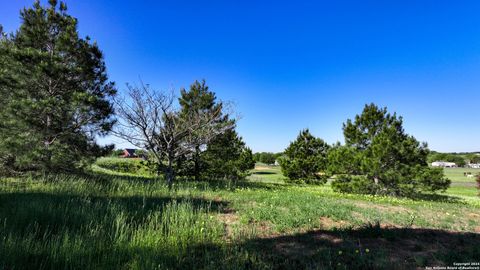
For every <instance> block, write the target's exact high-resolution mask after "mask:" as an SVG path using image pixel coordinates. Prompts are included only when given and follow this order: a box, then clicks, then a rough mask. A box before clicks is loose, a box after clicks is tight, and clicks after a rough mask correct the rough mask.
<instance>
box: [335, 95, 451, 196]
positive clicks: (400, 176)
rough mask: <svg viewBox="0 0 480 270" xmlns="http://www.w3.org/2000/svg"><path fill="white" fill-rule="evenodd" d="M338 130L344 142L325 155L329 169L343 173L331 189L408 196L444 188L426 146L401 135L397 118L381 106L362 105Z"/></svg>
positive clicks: (401, 125) (440, 173)
mask: <svg viewBox="0 0 480 270" xmlns="http://www.w3.org/2000/svg"><path fill="white" fill-rule="evenodd" d="M343 129H344V135H345V142H346V146H339V147H337V148H336V149H333V150H332V151H331V152H330V154H331V156H330V157H329V162H330V163H329V171H330V172H332V173H336V174H347V176H342V177H339V178H338V179H336V180H335V181H334V183H333V185H332V187H333V188H334V189H335V190H337V191H340V192H354V193H367V194H385V195H395V196H412V195H414V194H417V193H419V192H434V191H445V190H446V189H447V188H448V187H449V185H450V180H448V179H446V178H445V177H444V175H443V171H442V170H438V169H434V168H429V167H428V163H427V156H428V153H429V150H428V148H427V145H426V144H421V143H419V142H418V141H417V140H416V139H415V138H414V137H413V136H410V135H408V134H406V133H405V131H404V129H403V120H402V118H401V117H397V116H396V115H395V114H393V115H391V114H389V113H388V112H387V109H386V108H382V109H380V108H378V107H377V106H376V105H374V104H370V105H366V106H365V109H364V110H363V112H362V114H361V115H357V116H356V117H355V121H351V120H347V122H346V123H345V124H344V128H343ZM343 155H344V156H345V158H344V159H343V160H342V156H343ZM348 175H351V176H357V177H351V176H348ZM362 185H363V186H362Z"/></svg>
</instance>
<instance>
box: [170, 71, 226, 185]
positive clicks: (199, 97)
mask: <svg viewBox="0 0 480 270" xmlns="http://www.w3.org/2000/svg"><path fill="white" fill-rule="evenodd" d="M179 103H180V106H181V109H180V117H181V118H184V119H188V118H195V117H197V116H198V115H201V114H205V113H216V112H221V111H222V107H223V104H222V103H221V102H217V101H216V96H215V93H214V92H211V91H210V90H209V88H208V86H207V85H206V83H205V80H202V81H201V82H199V81H195V82H194V83H193V84H192V85H191V86H190V89H189V90H188V91H187V90H185V89H182V90H180V98H179ZM221 120H222V121H228V120H227V118H226V117H221ZM190 139H191V144H192V146H193V147H194V148H195V149H194V151H192V153H190V155H189V156H184V157H182V158H179V160H178V163H177V167H178V171H179V173H180V174H183V175H186V176H189V177H192V176H193V177H194V179H195V181H198V180H200V174H201V172H202V170H204V169H205V164H204V162H203V161H202V159H201V157H200V155H201V153H202V151H204V150H205V149H204V148H205V147H206V146H205V145H204V143H203V142H201V141H198V140H196V136H195V134H193V136H191V137H190Z"/></svg>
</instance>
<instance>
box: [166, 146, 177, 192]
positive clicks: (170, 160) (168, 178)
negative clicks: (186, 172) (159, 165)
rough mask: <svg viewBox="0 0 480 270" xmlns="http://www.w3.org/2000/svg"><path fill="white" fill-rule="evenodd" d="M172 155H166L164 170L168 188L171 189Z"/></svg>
mask: <svg viewBox="0 0 480 270" xmlns="http://www.w3.org/2000/svg"><path fill="white" fill-rule="evenodd" d="M173 162H174V157H173V155H172V154H169V155H168V166H167V172H166V178H167V185H168V189H172V186H173V181H175V171H174V169H173Z"/></svg>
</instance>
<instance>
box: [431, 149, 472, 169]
mask: <svg viewBox="0 0 480 270" xmlns="http://www.w3.org/2000/svg"><path fill="white" fill-rule="evenodd" d="M434 161H447V162H454V163H455V164H457V166H459V167H464V166H465V165H467V164H468V163H480V155H477V154H476V153H439V152H435V151H432V152H431V153H430V154H429V155H428V162H429V163H432V162H434Z"/></svg>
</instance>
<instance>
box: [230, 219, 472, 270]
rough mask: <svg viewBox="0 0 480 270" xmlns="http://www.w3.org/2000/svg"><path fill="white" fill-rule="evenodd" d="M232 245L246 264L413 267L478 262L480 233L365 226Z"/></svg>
mask: <svg viewBox="0 0 480 270" xmlns="http://www.w3.org/2000/svg"><path fill="white" fill-rule="evenodd" d="M236 248H237V249H240V250H244V251H245V252H246V253H248V254H250V255H251V256H250V257H249V258H251V261H248V260H247V261H245V262H243V263H244V265H246V266H250V265H251V264H252V263H256V264H258V265H263V266H266V268H270V269H415V268H423V267H426V266H453V264H454V263H458V262H478V261H479V259H480V234H475V233H461V232H451V231H445V230H436V229H417V228H393V227H381V226H380V225H367V226H364V227H362V228H357V229H344V230H333V231H332V230H315V231H310V232H306V233H299V234H294V235H277V236H271V237H265V238H255V239H250V240H247V241H245V242H244V243H242V244H241V245H240V246H238V247H236ZM233 264H234V263H232V265H233ZM246 268H249V267H246ZM253 268H255V267H253Z"/></svg>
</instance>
